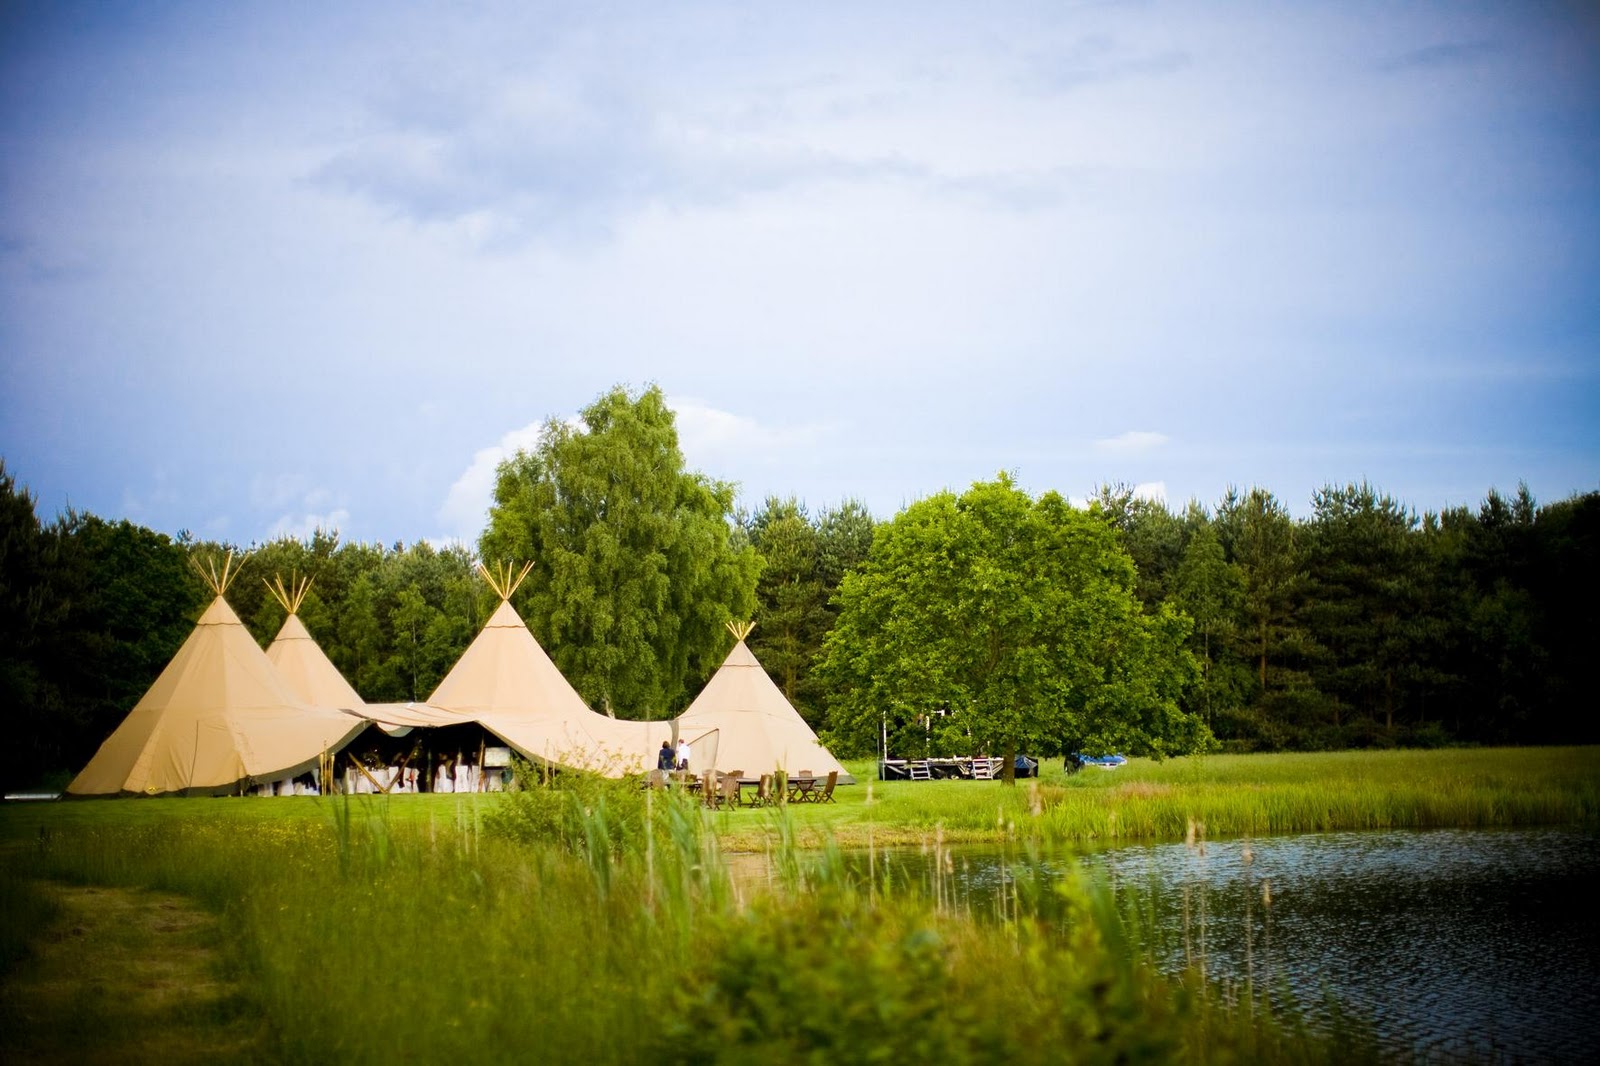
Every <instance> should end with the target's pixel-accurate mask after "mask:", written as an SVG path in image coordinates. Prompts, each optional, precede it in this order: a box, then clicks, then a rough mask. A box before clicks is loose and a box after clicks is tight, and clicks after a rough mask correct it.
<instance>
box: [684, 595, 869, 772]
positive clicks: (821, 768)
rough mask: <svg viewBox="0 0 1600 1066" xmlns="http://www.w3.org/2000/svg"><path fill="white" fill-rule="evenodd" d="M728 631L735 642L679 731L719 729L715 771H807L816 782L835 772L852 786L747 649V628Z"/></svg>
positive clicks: (815, 735)
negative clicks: (719, 742) (819, 778)
mask: <svg viewBox="0 0 1600 1066" xmlns="http://www.w3.org/2000/svg"><path fill="white" fill-rule="evenodd" d="M729 628H730V629H731V630H733V632H734V636H735V638H736V639H737V641H738V642H737V643H736V644H735V645H734V647H733V650H732V651H731V652H729V653H728V657H727V659H725V660H724V661H723V663H722V665H721V666H720V667H718V668H717V672H716V673H715V674H712V675H711V680H710V681H707V682H706V687H705V688H703V689H701V690H700V695H698V696H696V697H695V699H694V702H693V703H691V704H689V708H688V710H686V711H684V712H683V714H682V716H680V717H679V719H678V721H679V723H680V728H681V729H682V730H683V731H684V732H685V733H693V732H696V731H704V730H709V729H717V730H720V731H721V736H722V739H721V745H720V748H721V750H720V751H719V752H718V754H717V764H718V766H719V767H723V768H729V769H735V768H736V769H741V770H743V771H744V772H745V773H747V774H762V773H766V772H768V771H769V770H775V769H776V770H782V771H784V772H785V773H787V774H789V775H791V776H793V775H794V774H796V773H798V772H799V771H801V770H810V771H811V772H812V773H813V774H816V775H817V776H819V777H820V776H825V775H826V774H828V773H831V772H833V771H838V773H839V780H840V782H842V783H845V784H854V783H855V778H854V777H852V776H851V775H850V773H849V772H848V771H847V770H845V768H844V766H843V765H842V764H840V762H839V760H838V759H835V758H834V757H833V753H832V752H830V751H829V750H828V749H827V748H825V747H823V746H822V742H821V741H820V740H818V739H817V734H816V733H815V732H813V731H812V729H811V727H810V726H809V725H807V724H806V720H805V719H804V718H801V717H800V712H799V711H797V710H795V709H794V705H793V704H791V703H790V702H789V700H788V698H787V697H785V696H784V694H783V690H782V689H780V688H778V686H777V685H776V684H774V683H773V680H772V678H770V677H768V676H767V671H766V670H765V669H764V668H763V667H762V666H761V663H760V661H758V660H757V659H756V657H755V655H754V653H752V652H751V651H750V649H749V647H748V646H746V644H745V642H744V638H745V637H746V636H748V635H749V633H750V628H749V627H748V626H742V627H736V626H731V625H730V627H729Z"/></svg>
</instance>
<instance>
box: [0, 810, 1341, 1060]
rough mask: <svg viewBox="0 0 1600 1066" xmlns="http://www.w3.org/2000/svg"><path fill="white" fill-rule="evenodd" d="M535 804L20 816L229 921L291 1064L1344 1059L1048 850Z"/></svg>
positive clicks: (278, 1055)
mask: <svg viewBox="0 0 1600 1066" xmlns="http://www.w3.org/2000/svg"><path fill="white" fill-rule="evenodd" d="M406 799H407V800H409V798H406ZM280 802H282V803H287V802H289V801H280ZM533 802H534V803H535V804H549V805H551V806H550V809H546V808H544V807H539V806H534V805H530V804H525V803H523V802H522V801H517V800H513V801H512V802H510V803H505V802H496V803H492V804H482V803H479V802H477V801H475V800H471V799H459V798H458V800H457V801H456V804H455V806H454V807H453V808H442V807H433V808H431V809H430V810H429V811H428V816H427V817H417V816H415V810H414V809H413V807H412V805H411V804H410V803H409V802H407V801H403V800H402V799H401V798H396V799H373V798H366V797H357V798H352V799H348V800H346V799H325V800H320V801H317V802H316V803H314V804H309V805H304V806H305V807H309V809H310V810H312V811H313V812H314V813H315V814H316V815H317V816H316V817H280V818H277V819H275V820H269V819H261V818H257V817H255V815H256V813H257V811H258V810H259V809H260V808H257V809H251V808H250V807H249V805H247V804H236V803H227V802H213V801H193V802H191V803H190V804H189V805H188V806H187V807H179V808H174V809H172V810H171V811H170V812H169V816H168V817H166V818H164V819H163V818H161V817H159V816H156V815H153V814H152V811H153V810H154V809H153V808H149V807H146V806H145V805H144V804H142V803H127V804H103V805H93V806H94V808H95V809H96V811H97V812H98V822H95V821H93V820H80V819H79V816H78V815H76V814H73V815H72V817H71V818H70V819H69V820H67V821H65V822H63V823H62V824H60V825H57V826H56V827H55V828H53V829H52V831H51V832H49V833H48V834H46V835H45V836H44V837H41V838H38V839H37V840H34V839H32V838H31V837H29V835H28V834H17V833H14V832H11V830H13V829H14V828H15V823H14V822H12V821H10V820H9V819H8V820H5V821H4V822H3V824H4V825H5V826H6V829H7V844H8V847H7V850H8V853H9V854H8V855H7V858H8V859H9V860H12V861H11V862H9V863H8V865H9V866H11V867H12V868H14V869H15V870H16V871H19V872H21V873H25V874H26V875H27V876H30V877H44V878H52V879H56V880H62V881H68V882H78V883H90V884H105V885H125V886H137V887H147V888H155V889H160V890H163V891H168V892H175V893H179V894H182V895H184V896H187V897H188V898H191V899H194V900H196V901H199V902H200V903H201V904H202V905H203V906H204V907H205V908H207V909H208V910H210V911H212V912H213V913H215V914H217V915H218V916H219V920H220V921H221V923H222V926H223V929H224V936H223V937H222V940H223V942H224V943H227V944H230V945H232V946H233V947H232V952H233V954H232V955H231V956H230V965H231V966H233V967H234V968H235V970H236V976H237V977H238V979H239V983H240V985H241V987H242V988H243V989H244V990H245V991H244V993H243V994H244V996H245V998H246V1000H247V1001H248V1005H249V1009H251V1010H253V1011H255V1012H258V1013H259V1016H260V1018H261V1019H262V1021H263V1022H264V1025H263V1028H264V1030H265V1031H266V1032H267V1034H268V1035H267V1045H266V1047H265V1048H264V1051H263V1055H264V1057H266V1058H268V1059H270V1060H273V1061H284V1062H311V1061H317V1062H324V1061H344V1062H354V1063H362V1062H390V1061H395V1060H400V1061H416V1060H433V1059H443V1060H450V1059H466V1060H468V1061H472V1060H476V1059H483V1058H497V1059H498V1058H504V1059H509V1060H513V1061H515V1060H523V1059H535V1058H537V1059H542V1060H553V1061H574V1060H582V1061H591V1062H635V1061H640V1060H656V1061H662V1062H732V1061H743V1060H746V1059H748V1058H749V1057H751V1056H753V1055H757V1054H760V1055H762V1056H771V1055H777V1056H780V1057H796V1058H798V1057H803V1058H806V1059H807V1060H808V1061H823V1060H830V1059H831V1060H838V1061H853V1062H872V1061H886V1060H890V1059H894V1060H902V1059H904V1058H906V1057H907V1056H910V1057H913V1058H919V1059H920V1058H927V1059H937V1060H939V1061H942V1062H951V1063H967V1062H990V1061H994V1060H995V1059H997V1058H1001V1057H1004V1056H1007V1055H1011V1056H1016V1057H1019V1058H1023V1059H1026V1060H1028V1061H1088V1062H1098V1061H1106V1062H1110V1061H1131V1060H1152V1061H1156V1060H1159V1061H1175V1062H1213V1061H1215V1062H1221V1061H1238V1060H1241V1059H1243V1060H1250V1061H1257V1060H1259V1061H1307V1062H1319V1061H1333V1060H1335V1059H1337V1058H1339V1057H1340V1055H1341V1049H1340V1047H1339V1045H1338V1044H1337V1043H1335V1042H1332V1041H1330V1040H1328V1039H1327V1038H1325V1037H1320V1036H1313V1035H1310V1034H1307V1033H1305V1032H1302V1031H1299V1030H1298V1029H1296V1028H1295V1026H1294V1025H1293V1024H1292V1022H1291V1021H1285V1020H1283V1019H1280V1018H1279V1017H1277V1016H1275V1015H1273V1014H1272V1013H1271V1012H1269V1011H1266V1010H1265V1009H1264V1008H1261V1007H1259V1006H1258V1005H1257V1004H1256V1002H1255V1000H1254V999H1251V998H1248V997H1245V998H1239V997H1233V996H1229V995H1224V994H1223V993H1221V992H1220V991H1218V990H1216V989H1214V988H1212V987H1210V986H1207V985H1206V984H1205V983H1204V982H1203V981H1202V980H1201V979H1200V978H1199V977H1198V975H1197V974H1189V975H1187V976H1185V977H1183V978H1180V979H1177V980H1174V979H1171V978H1167V977H1164V976H1161V975H1160V974H1158V973H1157V972H1156V971H1155V969H1154V967H1153V966H1152V965H1151V964H1150V963H1149V962H1148V961H1147V959H1146V958H1145V957H1144V956H1143V954H1142V953H1141V951H1140V949H1139V947H1138V944H1137V942H1136V939H1134V938H1131V937H1130V934H1129V932H1128V929H1127V927H1126V926H1125V925H1124V924H1123V922H1122V919H1121V918H1120V917H1119V915H1118V914H1117V911H1116V908H1115V906H1114V905H1113V903H1112V902H1111V897H1110V894H1109V893H1108V892H1107V891H1106V890H1105V889H1104V888H1103V887H1101V886H1099V885H1097V884H1095V883H1093V882H1091V881H1088V880H1086V879H1084V878H1081V877H1072V878H1067V879H1065V880H1061V879H1058V878H1054V877H1053V876H1047V875H1046V874H1045V873H1044V872H1043V871H1042V868H1040V869H1039V872H1038V873H1037V876H1034V877H1032V878H1029V877H1026V876H1024V877H1021V878H1019V884H1022V885H1024V886H1025V887H1022V888H1019V889H1018V890H1017V891H1016V892H1015V893H1013V895H1012V896H1011V897H1010V902H1009V903H1008V904H1006V905H1005V906H1004V907H1003V908H1002V910H1001V913H999V914H998V915H997V916H996V918H997V919H998V920H994V921H991V920H983V921H979V920H975V918H974V917H973V916H970V915H967V914H965V913H963V912H962V910H961V908H960V907H959V906H956V905H955V904H954V903H953V902H952V901H953V900H954V893H953V892H951V891H949V889H948V887H945V886H943V884H942V881H941V879H940V878H938V877H935V878H934V879H933V880H932V881H931V882H929V883H926V884H919V883H917V882H905V881H902V882H900V883H899V884H894V883H892V882H891V883H890V884H889V885H888V886H887V887H885V886H882V885H880V884H878V883H877V881H875V880H874V879H872V878H870V877H868V878H863V877H862V876H861V875H860V874H859V873H858V872H857V869H858V865H857V864H846V863H845V862H843V861H842V860H841V859H840V857H839V855H838V853H837V851H831V850H828V849H824V850H823V851H822V852H821V853H813V854H812V855H809V856H807V857H806V859H805V860H804V861H802V860H801V858H800V856H799V850H800V849H799V847H798V845H797V823H798V822H799V821H800V818H801V817H804V814H805V813H808V812H797V811H792V810H791V811H785V810H769V811H753V812H730V813H729V814H728V815H726V816H713V817H711V818H709V819H708V818H707V817H706V816H705V814H704V812H703V810H702V809H701V808H698V807H695V806H694V805H693V804H692V803H690V802H687V801H685V800H684V799H682V798H680V797H675V796H672V795H658V794H655V793H642V794H640V793H636V792H634V793H627V792H624V791H623V790H621V789H611V790H610V791H606V790H605V789H603V788H601V789H595V790H593V791H583V790H577V791H575V792H573V793H569V794H567V795H564V796H560V797H559V798H557V797H556V796H550V795H547V796H544V797H542V798H541V799H537V800H535V801H533ZM258 803H259V804H261V806H262V807H271V806H272V805H273V803H274V801H271V800H266V801H258ZM635 804H638V806H637V807H636V806H635ZM60 809H62V810H69V808H60ZM280 809H286V808H280ZM552 810H553V811H554V813H555V817H549V816H550V815H551V813H552ZM241 811H247V812H248V813H246V814H243V815H239V814H238V812H241ZM401 811H408V812H410V813H408V814H406V815H404V816H402V815H400V814H399V812H401ZM123 812H127V814H128V817H127V818H126V820H122V821H120V822H119V815H120V814H122V813H123ZM446 813H449V814H450V816H449V817H442V816H441V815H443V814H446ZM236 815H237V817H236ZM744 815H749V816H751V817H752V818H755V819H759V820H760V821H761V823H762V825H763V827H764V828H763V831H764V833H765V834H766V835H767V840H768V847H769V850H770V855H771V857H770V859H769V860H766V861H764V863H763V866H764V871H765V873H764V877H763V878H744V879H739V878H736V877H734V876H732V875H730V872H729V871H730V867H729V864H728V863H727V862H726V861H724V857H723V855H722V853H721V850H720V846H719V842H718V834H717V824H716V823H717V820H718V817H727V818H733V817H741V816H744ZM635 817H637V821H634V819H635ZM932 846H933V847H935V848H941V847H943V837H942V836H941V835H940V834H939V833H937V831H936V833H935V834H934V836H933V841H932ZM1015 861H1016V862H1017V864H1018V866H1019V869H1021V868H1025V867H1027V866H1028V864H1029V862H1030V858H1029V855H1028V853H1027V851H1026V849H1022V848H1019V849H1018V850H1017V852H1016V855H1015ZM934 867H935V868H936V869H943V868H947V864H944V863H935V864H934ZM6 922H7V924H9V918H8V919H7V920H6ZM84 965H85V967H86V969H92V967H93V965H94V960H92V959H85V960H84Z"/></svg>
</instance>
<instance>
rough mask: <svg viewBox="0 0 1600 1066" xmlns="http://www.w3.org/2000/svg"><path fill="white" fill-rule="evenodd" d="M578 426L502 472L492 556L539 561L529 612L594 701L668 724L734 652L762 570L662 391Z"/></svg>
mask: <svg viewBox="0 0 1600 1066" xmlns="http://www.w3.org/2000/svg"><path fill="white" fill-rule="evenodd" d="M581 418H582V425H581V426H574V425H572V424H569V423H565V422H560V421H556V420H553V419H552V420H551V421H550V422H548V423H546V425H545V427H544V431H543V433H542V434H541V436H540V439H539V443H538V445H537V447H536V448H535V449H534V450H533V451H532V452H519V453H518V454H517V455H516V456H514V457H512V458H511V459H508V460H507V461H506V462H504V463H502V464H501V465H500V468H499V472H498V479H497V481H496V485H495V502H494V505H493V507H492V508H491V509H490V514H489V528H488V529H487V530H486V531H485V532H484V535H483V538H482V541H481V549H482V551H483V554H484V557H485V558H486V559H501V560H511V559H518V560H531V561H532V562H533V572H532V574H531V575H530V577H529V579H528V580H527V581H526V582H524V584H523V586H522V591H521V592H520V593H519V594H518V600H517V602H518V606H519V608H520V610H521V612H522V615H523V617H524V618H525V619H526V620H527V622H528V626H529V628H530V629H532V630H533V632H534V634H535V635H536V636H537V637H538V638H539V640H540V641H541V642H542V643H543V644H544V646H545V647H546V648H547V649H548V650H549V651H550V654H551V657H552V658H553V659H554V660H555V663H556V665H557V666H558V667H560V668H561V671H562V673H564V674H565V675H566V677H567V679H568V680H569V681H571V682H572V684H573V687H574V688H576V689H577V690H578V692H579V693H581V694H582V695H583V697H584V698H585V699H586V700H588V701H589V702H590V703H591V704H592V705H594V706H599V707H604V708H607V709H614V710H615V711H617V712H619V713H626V714H630V715H632V716H634V717H642V718H660V717H667V716H668V715H669V714H670V713H673V712H675V711H677V710H680V709H681V708H682V707H683V706H684V705H685V704H687V702H688V700H689V698H690V696H691V695H692V693H693V690H694V689H696V688H698V686H699V685H700V684H701V683H703V681H704V679H705V678H706V677H708V676H710V674H711V672H712V671H713V670H714V669H715V668H716V667H717V665H718V664H719V663H720V662H721V660H722V657H723V656H724V655H725V654H726V653H727V637H726V633H725V631H724V630H723V623H724V622H726V621H729V620H730V619H742V618H748V617H749V615H750V611H751V608H752V607H753V606H754V602H755V583H756V574H757V569H758V566H759V561H758V558H757V556H756V553H755V551H754V549H752V548H751V547H750V546H749V545H747V544H738V543H736V542H735V538H734V537H733V529H732V527H731V525H730V521H729V519H730V517H731V516H732V513H733V492H734V490H733V486H732V485H730V484H728V483H725V482H720V481H714V480H712V479H710V478H707V477H706V476H704V475H703V474H699V473H693V472H689V471H687V470H685V469H684V461H683V454H682V453H681V452H680V451H679V450H678V434H677V429H676V426H675V423H674V418H673V414H672V411H671V410H670V409H669V408H668V407H667V405H666V399H665V397H664V396H663V395H662V393H661V390H660V389H659V388H657V387H656V386H651V387H649V388H647V389H645V390H644V391H643V392H642V393H641V394H639V396H637V397H633V396H630V395H629V394H628V393H627V391H626V390H625V389H623V388H621V387H618V388H615V389H612V390H611V391H610V392H608V393H606V394H605V395H603V396H601V397H600V398H599V399H597V400H596V401H595V402H594V403H592V404H590V405H589V406H588V407H586V408H584V410H583V412H582V415H581Z"/></svg>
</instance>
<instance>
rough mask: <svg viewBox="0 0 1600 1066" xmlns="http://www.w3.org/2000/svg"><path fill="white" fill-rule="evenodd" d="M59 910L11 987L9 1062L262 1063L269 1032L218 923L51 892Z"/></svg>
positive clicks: (169, 899)
mask: <svg viewBox="0 0 1600 1066" xmlns="http://www.w3.org/2000/svg"><path fill="white" fill-rule="evenodd" d="M45 887H46V890H47V891H48V892H49V894H50V896H51V898H52V899H54V900H55V902H56V905H57V907H58V908H59V911H58V914H57V917H56V920H55V921H53V922H51V923H50V924H49V925H48V926H46V927H45V928H44V929H41V930H40V931H39V935H38V936H37V937H36V938H35V939H34V941H33V944H32V953H31V957H30V958H29V959H28V960H27V961H25V962H23V963H22V964H21V965H20V966H18V967H17V968H16V970H15V971H13V972H12V974H11V975H10V977H9V979H8V980H7V981H6V983H5V985H4V987H3V988H0V1048H3V1052H0V1059H3V1060H4V1061H5V1062H6V1063H8V1064H10V1063H18V1064H21V1063H40V1064H43V1063H85V1064H100V1063H106V1064H110V1063H163V1064H178V1063H201V1062H204V1063H215V1062H239V1061H250V1060H252V1059H259V1058H260V1057H261V1056H260V1047H261V1025H260V1023H259V1019H258V1016H257V1015H256V1012H255V1011H254V1010H252V1009H251V1007H250V1005H249V1004H248V1003H247V1002H246V1000H245V998H244V997H243V996H242V995H241V994H240V991H239V988H238V986H237V985H235V984H233V983H231V982H229V981H227V980H226V979H225V978H223V976H222V966H221V958H220V953H219V952H218V950H217V947H216V945H217V940H218V937H219V935H220V932H219V928H218V923H217V920H216V918H214V917H213V916H212V915H210V914H208V913H206V912H205V911H203V910H201V909H200V908H199V907H197V906H195V905H194V904H193V903H192V902H191V901H189V900H187V899H184V898H183V897H182V896H174V895H169V894H165V893H158V892H141V891H134V890H130V889H121V888H98V887H89V888H86V887H81V886H76V885H70V886H69V885H57V884H51V885H47V886H45Z"/></svg>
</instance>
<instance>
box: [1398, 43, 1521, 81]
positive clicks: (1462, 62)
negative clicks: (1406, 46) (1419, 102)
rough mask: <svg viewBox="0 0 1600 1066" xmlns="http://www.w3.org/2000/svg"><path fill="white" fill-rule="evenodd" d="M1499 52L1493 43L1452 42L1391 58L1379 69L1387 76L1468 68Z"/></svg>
mask: <svg viewBox="0 0 1600 1066" xmlns="http://www.w3.org/2000/svg"><path fill="white" fill-rule="evenodd" d="M1498 51H1500V46H1499V45H1497V44H1495V43H1494V42H1493V41H1451V42H1448V43H1445V44H1434V45H1429V46H1428V47H1426V48H1417V49H1413V50H1412V51H1409V52H1402V53H1400V54H1399V55H1397V56H1391V57H1390V58H1388V59H1385V60H1382V61H1380V62H1379V63H1378V69H1379V70H1380V71H1382V72H1383V73H1385V74H1398V73H1401V72H1403V71H1409V70H1435V69H1438V68H1441V67H1461V66H1468V65H1470V64H1473V63H1478V62H1481V61H1482V60H1484V59H1485V58H1487V57H1489V56H1491V55H1493V54H1495V53H1496V52H1498Z"/></svg>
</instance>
